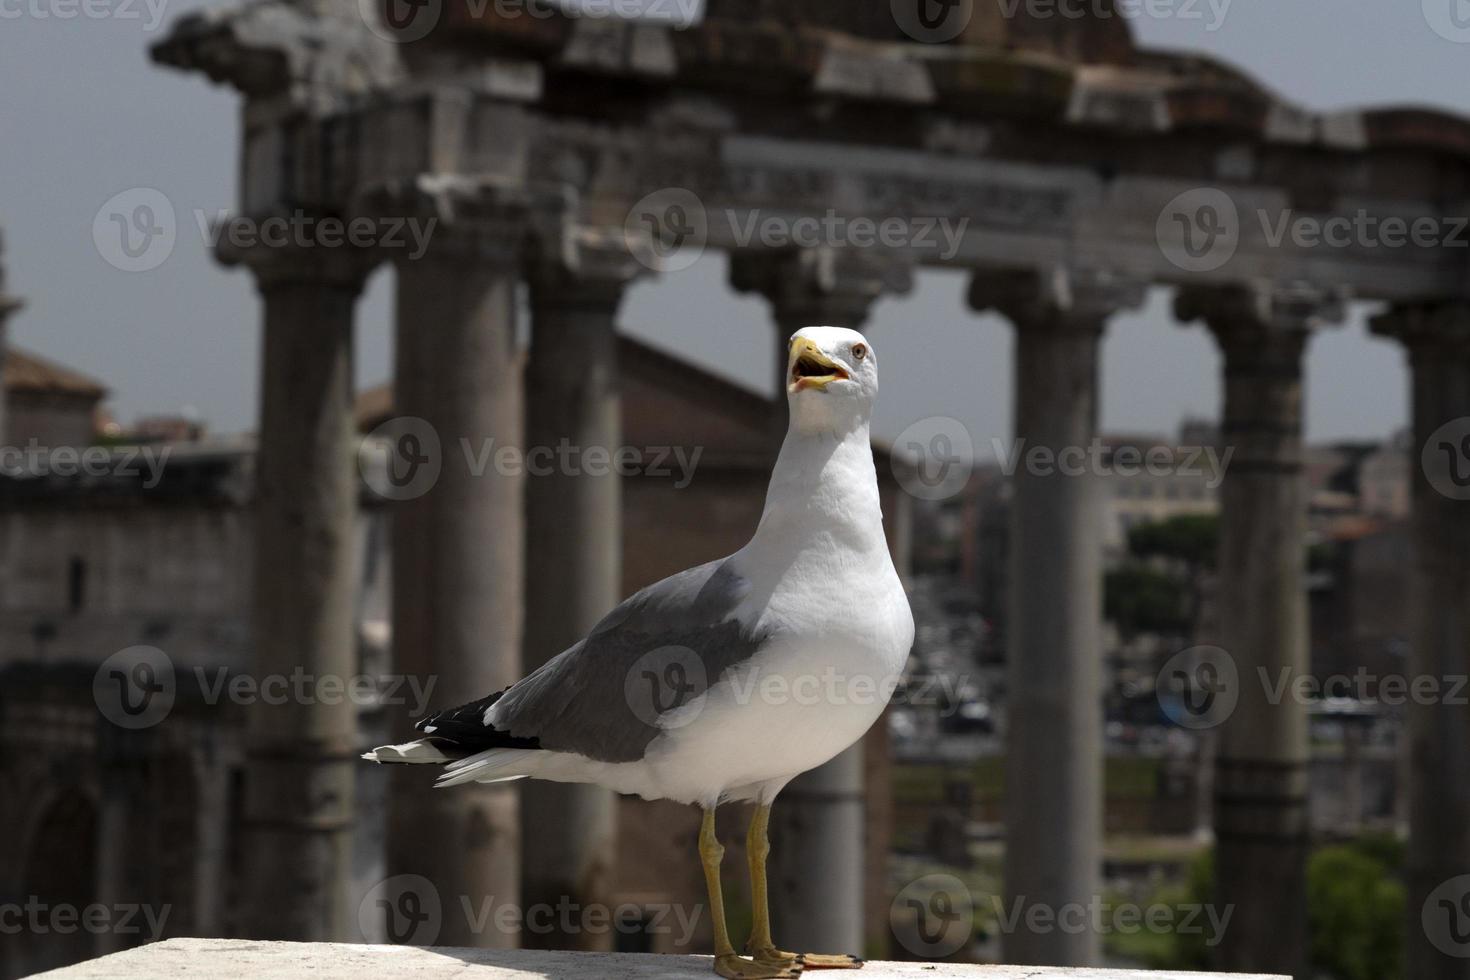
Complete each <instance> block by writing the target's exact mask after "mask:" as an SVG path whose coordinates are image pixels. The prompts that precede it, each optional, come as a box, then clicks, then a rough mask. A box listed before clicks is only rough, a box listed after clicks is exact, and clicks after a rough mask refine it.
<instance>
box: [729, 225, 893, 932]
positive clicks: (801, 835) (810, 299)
mask: <svg viewBox="0 0 1470 980" xmlns="http://www.w3.org/2000/svg"><path fill="white" fill-rule="evenodd" d="M730 282H731V285H732V286H733V287H734V288H735V289H736V291H738V292H756V293H759V294H761V295H763V296H765V297H766V299H768V300H769V301H770V304H771V315H772V318H773V319H774V320H775V323H776V345H775V347H776V357H775V361H776V371H775V374H776V397H775V401H774V402H773V403H772V409H773V415H772V428H773V430H774V431H775V432H776V433H778V435H777V436H776V438H775V439H774V440H773V444H772V445H773V449H774V448H775V446H776V445H779V442H780V439H781V438H784V437H785V433H786V419H787V411H786V365H787V354H788V348H789V342H790V339H791V335H792V334H793V333H795V332H796V331H798V330H800V329H801V328H802V327H808V326H818V325H822V326H835V327H849V328H852V329H854V330H856V329H858V328H860V327H861V326H862V324H863V322H864V321H866V320H867V317H868V311H869V310H870V309H871V307H872V305H873V302H874V301H875V300H877V299H878V297H879V296H881V295H883V294H884V293H885V292H893V293H904V292H907V291H908V289H909V288H910V286H911V283H912V273H911V269H910V267H909V266H908V265H907V264H905V263H903V262H901V261H898V260H895V259H894V258H893V257H890V256H879V255H871V254H867V253H865V252H861V251H859V250H857V249H845V250H837V249H830V248H814V249H805V250H801V251H780V252H741V253H737V254H735V255H733V256H731V259H730ZM880 724H882V722H880ZM864 808H865V801H864V785H863V747H862V743H861V742H859V743H858V744H856V745H854V746H853V747H852V748H850V749H848V750H847V751H846V752H843V753H842V754H841V755H839V756H838V757H837V758H835V759H833V760H832V761H831V762H829V763H827V764H826V765H825V766H822V767H820V768H818V769H814V770H812V771H811V772H808V773H805V774H803V775H801V776H798V777H797V778H796V779H793V780H792V781H791V783H790V784H789V785H788V786H787V787H786V789H785V790H783V791H782V793H781V796H780V798H779V799H778V800H777V802H776V804H775V806H774V807H773V808H772V810H771V824H770V836H771V857H770V868H769V886H768V887H769V889H770V902H771V918H772V921H773V922H775V923H776V927H777V930H778V931H777V934H776V942H777V943H778V944H779V945H781V946H782V948H784V949H798V950H810V951H813V952H834V953H857V954H860V953H861V952H862V950H863V946H864V941H863V940H864V937H863V889H864V874H863V865H864V862H863V838H864V833H865V824H866V821H865V819H864Z"/></svg>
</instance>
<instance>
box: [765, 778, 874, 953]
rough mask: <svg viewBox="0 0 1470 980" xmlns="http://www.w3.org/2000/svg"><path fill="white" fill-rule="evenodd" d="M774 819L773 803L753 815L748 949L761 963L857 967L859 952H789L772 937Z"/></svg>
mask: <svg viewBox="0 0 1470 980" xmlns="http://www.w3.org/2000/svg"><path fill="white" fill-rule="evenodd" d="M770 823H771V807H770V806H769V804H766V805H762V806H758V807H756V810H755V816H753V817H751V818H750V831H749V832H748V833H747V834H746V836H745V856H746V859H747V860H748V861H749V862H750V900H751V902H752V903H753V904H754V905H755V910H754V911H755V917H754V921H753V922H752V924H751V929H750V942H749V943H748V944H747V945H746V947H745V949H746V952H748V953H750V954H751V956H753V957H755V961H756V962H757V963H763V964H766V965H768V966H793V965H795V966H797V967H798V968H800V967H805V968H806V969H809V970H856V969H857V968H858V967H860V966H862V965H863V961H862V960H860V959H858V958H857V957H856V956H844V955H837V956H830V955H824V954H822V953H787V952H785V951H783V950H780V949H777V948H776V943H775V941H774V940H773V939H772V938H771V906H770V903H769V902H768V901H767V895H766V858H767V857H769V856H770V853H771V841H770V837H769V835H768V833H767V831H768V828H769V827H770Z"/></svg>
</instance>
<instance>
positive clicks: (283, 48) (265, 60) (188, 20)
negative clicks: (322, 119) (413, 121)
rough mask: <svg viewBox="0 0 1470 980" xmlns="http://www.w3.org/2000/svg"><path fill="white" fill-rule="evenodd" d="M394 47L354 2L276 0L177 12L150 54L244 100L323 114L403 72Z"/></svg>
mask: <svg viewBox="0 0 1470 980" xmlns="http://www.w3.org/2000/svg"><path fill="white" fill-rule="evenodd" d="M379 30H380V31H381V30H382V28H381V27H379ZM397 49H398V45H395V44H391V43H389V41H388V40H387V39H386V38H384V37H383V36H380V35H379V34H377V33H375V32H374V31H373V29H372V28H371V27H370V26H369V25H368V24H367V22H366V21H365V20H364V19H363V18H362V17H361V16H360V15H359V14H358V11H357V9H356V5H355V4H354V5H338V4H332V3H322V2H316V3H311V4H303V3H299V2H279V0H278V2H273V3H248V4H239V5H237V6H235V7H233V8H230V9H224V10H211V11H209V12H208V13H202V14H189V15H185V16H182V17H179V18H178V19H176V20H175V21H174V22H173V24H172V26H171V28H170V30H169V32H168V34H167V35H166V36H165V37H164V38H163V39H162V40H161V41H159V42H157V43H156V44H154V45H153V46H152V47H151V48H150V49H149V55H150V57H152V59H153V61H154V62H155V63H157V64H160V65H166V66H168V67H171V68H177V69H179V70H180V71H197V72H200V73H202V74H204V75H206V76H207V77H208V78H209V80H210V81H212V82H221V83H224V84H226V85H229V86H230V87H232V88H234V89H235V90H236V91H238V92H240V93H241V94H242V95H244V96H245V97H246V98H249V99H260V100H278V99H279V100H284V102H285V103H286V104H287V105H291V106H301V107H306V108H308V109H311V110H315V111H319V112H325V111H330V110H331V109H333V108H335V107H337V106H339V105H341V103H342V102H343V101H345V100H347V99H348V98H350V97H352V96H354V95H360V94H362V93H363V92H364V91H369V90H373V89H379V90H381V89H383V88H387V87H388V86H389V85H391V84H393V83H394V82H395V81H396V80H398V79H399V78H400V77H402V73H403V68H402V63H401V61H400V57H399V55H400V52H399V51H398V50H397Z"/></svg>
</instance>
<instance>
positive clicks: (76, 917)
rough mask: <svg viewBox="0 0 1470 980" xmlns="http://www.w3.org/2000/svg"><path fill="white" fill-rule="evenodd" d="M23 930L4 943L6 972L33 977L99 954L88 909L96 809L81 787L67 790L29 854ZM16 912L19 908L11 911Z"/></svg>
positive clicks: (93, 886) (93, 889)
mask: <svg viewBox="0 0 1470 980" xmlns="http://www.w3.org/2000/svg"><path fill="white" fill-rule="evenodd" d="M25 862H26V863H25V871H24V873H23V874H22V876H21V890H20V894H19V895H17V896H15V898H14V901H15V902H17V903H19V905H20V906H21V908H20V910H19V914H20V916H21V917H22V918H21V922H20V925H21V929H20V933H19V935H16V936H14V937H11V939H10V941H8V942H7V943H6V944H5V945H6V946H8V947H9V948H10V955H8V956H7V957H5V959H4V964H3V965H4V972H5V974H6V975H7V976H29V975H30V974H32V973H38V972H40V971H42V970H51V969H55V968H57V967H61V966H66V965H67V964H69V963H76V962H79V961H80V960H84V959H87V958H88V957H91V956H93V955H95V952H96V948H97V937H96V936H95V935H93V934H92V933H91V932H89V931H87V929H86V928H85V927H84V926H83V911H84V910H85V909H86V907H87V906H88V905H90V904H92V903H94V902H96V901H97V808H96V806H95V805H94V804H93V803H92V801H91V800H89V799H88V798H87V797H86V796H84V795H83V794H82V793H80V792H78V791H76V790H68V791H66V792H63V793H62V794H61V795H60V796H58V797H57V798H56V799H55V800H53V801H52V803H51V805H50V806H49V807H48V808H47V810H46V811H45V815H44V816H43V817H42V819H41V820H40V822H39V823H38V824H37V827H36V832H35V835H34V836H33V837H32V839H31V841H30V844H29V847H28V849H27V855H26V859H25ZM11 914H14V913H11Z"/></svg>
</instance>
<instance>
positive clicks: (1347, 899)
mask: <svg viewBox="0 0 1470 980" xmlns="http://www.w3.org/2000/svg"><path fill="white" fill-rule="evenodd" d="M1390 854H1391V851H1390V849H1389V848H1385V847H1383V846H1382V845H1381V843H1380V842H1375V841H1373V840H1371V839H1365V840H1364V841H1361V842H1355V843H1353V844H1343V845H1334V846H1332V847H1324V848H1322V849H1321V850H1319V851H1317V852H1316V853H1315V854H1313V855H1312V859H1311V863H1310V864H1308V866H1307V909H1308V915H1309V917H1310V920H1311V926H1312V962H1313V964H1314V965H1315V966H1316V967H1318V968H1319V969H1321V970H1325V971H1326V972H1327V973H1328V974H1329V975H1330V976H1332V977H1333V978H1334V980H1402V977H1403V975H1404V936H1403V919H1404V914H1405V913H1404V901H1405V899H1404V886H1403V884H1402V883H1401V882H1400V881H1399V880H1398V879H1397V878H1395V877H1394V874H1393V871H1392V870H1391V869H1390V867H1389V866H1388V865H1386V864H1385V863H1384V861H1383V860H1382V859H1381V858H1382V857H1387V856H1390Z"/></svg>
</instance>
